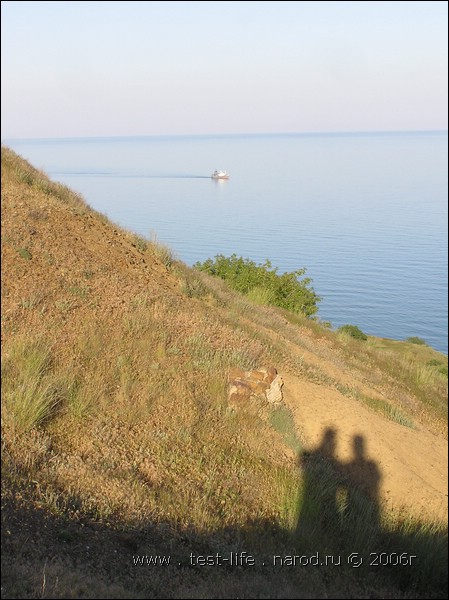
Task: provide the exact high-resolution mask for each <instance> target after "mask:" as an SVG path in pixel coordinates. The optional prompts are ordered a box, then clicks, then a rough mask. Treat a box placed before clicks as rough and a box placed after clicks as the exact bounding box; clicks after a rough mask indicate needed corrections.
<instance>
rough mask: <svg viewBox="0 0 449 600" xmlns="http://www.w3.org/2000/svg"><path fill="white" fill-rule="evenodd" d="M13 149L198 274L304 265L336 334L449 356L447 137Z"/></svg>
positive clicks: (231, 139) (213, 139) (34, 143)
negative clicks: (208, 263) (206, 265)
mask: <svg viewBox="0 0 449 600" xmlns="http://www.w3.org/2000/svg"><path fill="white" fill-rule="evenodd" d="M4 143H5V144H6V145H8V146H9V147H11V148H12V149H13V150H15V151H16V152H17V153H18V154H20V155H21V156H23V157H24V158H26V159H27V160H29V161H30V162H31V163H32V164H33V165H34V166H35V167H37V168H40V169H43V170H44V171H45V172H46V173H47V174H48V175H49V176H50V177H51V178H52V179H55V180H57V181H60V182H63V183H65V184H67V185H68V186H69V187H71V188H72V189H74V190H76V191H78V192H80V193H81V194H82V195H83V196H84V198H85V199H86V201H87V202H88V204H89V205H90V206H92V207H93V208H95V209H96V210H99V211H100V212H103V213H105V214H106V215H108V217H110V219H112V220H113V221H114V222H116V223H117V224H119V225H121V226H123V227H126V228H127V229H130V230H132V231H135V232H136V233H139V234H141V235H144V236H146V237H155V236H156V237H157V239H158V240H159V241H160V242H162V243H165V244H168V245H169V246H170V247H171V248H172V250H173V252H174V254H175V255H176V256H177V257H178V258H180V259H181V260H183V261H184V262H185V263H187V264H189V265H192V264H193V263H195V262H196V261H203V260H205V259H206V258H209V257H214V256H215V255H217V254H225V255H230V254H232V253H234V252H235V253H236V254H237V255H240V256H244V257H246V258H251V259H252V260H255V261H256V262H262V261H264V260H265V259H267V258H268V259H270V260H271V261H272V263H273V265H274V266H277V267H279V271H280V272H282V271H290V270H294V269H297V268H302V267H306V268H307V275H308V276H309V277H311V278H312V280H313V287H314V288H315V290H316V292H317V293H318V294H319V295H320V296H321V297H322V302H321V303H320V308H319V313H318V315H319V316H320V317H321V318H322V319H323V320H327V321H330V322H331V323H332V325H333V326H334V327H338V326H340V325H343V324H346V323H351V324H354V325H358V326H359V327H360V328H361V329H362V330H363V331H365V332H366V333H368V334H372V335H378V336H381V337H390V338H395V339H405V338H407V337H409V336H419V337H421V338H423V339H424V340H426V342H427V343H428V344H429V345H431V346H433V347H434V348H436V349H438V350H440V351H442V352H445V353H447V306H448V302H447V300H448V299H447V256H448V248H447V222H448V219H447V164H448V156H447V134H446V133H416V134H393V133H392V134H348V135H343V134H341V135H340V134H339V135H337V134H329V135H325V134H315V135H266V136H262V135H261V136H206V137H196V136H195V137H189V136H183V137H133V138H101V139H97V138H83V139H56V140H54V139H53V140H5V142H4ZM215 169H226V170H227V171H228V172H229V173H230V175H231V178H230V179H229V181H214V180H211V178H210V174H211V173H212V171H214V170H215Z"/></svg>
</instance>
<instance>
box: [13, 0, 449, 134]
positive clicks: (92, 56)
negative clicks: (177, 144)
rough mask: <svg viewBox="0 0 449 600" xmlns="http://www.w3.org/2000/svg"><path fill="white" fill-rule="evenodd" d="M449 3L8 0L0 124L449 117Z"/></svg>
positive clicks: (113, 125) (274, 129)
mask: <svg viewBox="0 0 449 600" xmlns="http://www.w3.org/2000/svg"><path fill="white" fill-rule="evenodd" d="M447 61H448V3H447V2H446V1H442V2H439V1H429V0H427V1H424V2H420V1H419V2H418V1H416V2H409V1H399V2H395V1H386V2H383V1H363V2H362V1H348V2H339V1H332V2H322V1H312V2H309V1H305V2H292V1H288V2H282V1H276V2H270V1H267V2H257V1H251V2H242V1H236V2H209V1H204V0H202V1H199V2H189V1H181V2H169V1H166V2H133V1H126V2H122V1H117V2H110V1H105V2H83V1H81V2H80V1H76V2H71V1H65V2H58V1H51V2H39V1H32V2H22V1H2V2H1V136H2V139H8V138H9V139H11V138H53V137H88V136H91V137H102V136H135V135H192V134H193V135H195V134H197V135H208V134H235V133H296V132H298V133H299V132H307V133H310V132H355V131H414V130H420V131H422V130H447V117H448V98H447V90H448V81H447V74H448V64H447Z"/></svg>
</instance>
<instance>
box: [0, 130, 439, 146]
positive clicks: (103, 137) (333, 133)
mask: <svg viewBox="0 0 449 600" xmlns="http://www.w3.org/2000/svg"><path fill="white" fill-rule="evenodd" d="M429 133H430V134H444V133H445V134H447V133H448V130H447V129H385V130H360V131H290V132H288V131H278V132H258V133H254V132H253V133H159V134H155V133H152V134H138V135H129V134H127V135H93V136H89V135H79V136H51V137H5V138H2V140H1V143H2V145H3V143H4V142H7V141H8V140H11V141H52V140H85V139H89V140H106V139H135V138H184V137H185V138H188V137H189V138H192V137H197V138H205V137H210V138H213V137H268V136H273V137H274V136H278V137H281V136H292V137H293V136H305V137H307V136H310V137H313V136H351V135H392V134H396V135H413V134H429Z"/></svg>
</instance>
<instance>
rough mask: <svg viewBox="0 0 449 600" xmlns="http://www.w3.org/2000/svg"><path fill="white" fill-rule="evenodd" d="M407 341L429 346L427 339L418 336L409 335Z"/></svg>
mask: <svg viewBox="0 0 449 600" xmlns="http://www.w3.org/2000/svg"><path fill="white" fill-rule="evenodd" d="M405 341H406V342H410V344H417V345H418V346H427V344H426V342H425V340H423V339H422V338H420V337H417V336H414V337H408V338H407V339H406V340H405Z"/></svg>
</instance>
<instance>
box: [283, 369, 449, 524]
mask: <svg viewBox="0 0 449 600" xmlns="http://www.w3.org/2000/svg"><path fill="white" fill-rule="evenodd" d="M283 379H284V382H285V386H284V398H285V402H286V404H287V405H288V406H289V408H290V409H291V410H292V412H293V415H294V418H295V423H296V426H297V429H298V431H299V433H300V436H301V438H302V439H303V441H304V443H305V445H306V447H307V448H310V449H314V448H316V447H318V446H319V445H320V443H321V442H322V438H323V435H324V433H325V431H326V429H327V428H333V429H334V430H335V431H336V442H337V445H336V450H335V454H336V458H338V460H340V461H343V462H345V463H347V462H349V461H353V460H354V436H360V439H361V440H362V443H363V445H364V458H365V459H366V460H367V461H368V460H369V461H372V463H371V465H372V466H373V465H374V468H375V466H377V468H378V470H379V473H380V477H381V479H380V482H379V496H380V499H381V500H382V501H384V502H385V503H386V507H387V508H393V507H394V508H398V507H401V506H404V507H405V508H406V509H407V510H408V512H412V513H414V514H417V515H421V516H423V515H428V516H430V517H432V518H437V519H441V520H444V521H447V515H448V504H447V501H448V497H447V492H448V448H447V441H446V440H445V439H444V438H442V437H437V436H435V435H433V434H432V433H430V432H428V431H426V430H424V429H423V428H422V427H420V428H417V429H410V428H408V427H404V426H402V425H399V424H398V423H394V422H392V421H389V420H388V419H387V418H385V417H383V416H382V415H379V414H377V413H375V412H373V411H371V410H370V409H369V408H367V407H366V406H365V405H363V404H362V403H361V402H358V401H356V400H354V399H352V398H348V397H346V396H343V395H342V394H340V393H339V392H338V391H337V390H333V389H329V388H326V387H324V386H319V385H316V384H313V383H310V382H307V381H304V380H301V379H299V378H297V377H294V376H292V375H287V374H286V375H285V376H283ZM365 464H366V463H365ZM362 476H363V473H362Z"/></svg>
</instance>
